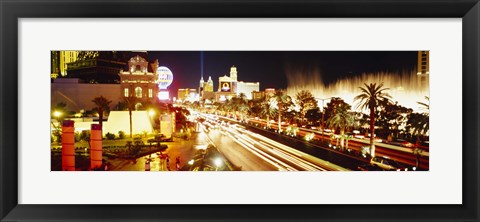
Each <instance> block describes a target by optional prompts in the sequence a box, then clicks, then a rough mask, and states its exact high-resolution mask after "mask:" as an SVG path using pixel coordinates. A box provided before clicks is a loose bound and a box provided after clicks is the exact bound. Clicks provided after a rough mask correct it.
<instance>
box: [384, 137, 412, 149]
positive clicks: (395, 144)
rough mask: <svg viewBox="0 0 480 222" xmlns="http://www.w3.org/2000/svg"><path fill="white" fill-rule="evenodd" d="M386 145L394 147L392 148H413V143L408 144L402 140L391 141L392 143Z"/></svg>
mask: <svg viewBox="0 0 480 222" xmlns="http://www.w3.org/2000/svg"><path fill="white" fill-rule="evenodd" d="M388 144H390V145H394V146H402V147H409V148H411V147H414V145H413V143H410V142H408V141H406V140H402V139H397V140H393V141H390V142H388Z"/></svg>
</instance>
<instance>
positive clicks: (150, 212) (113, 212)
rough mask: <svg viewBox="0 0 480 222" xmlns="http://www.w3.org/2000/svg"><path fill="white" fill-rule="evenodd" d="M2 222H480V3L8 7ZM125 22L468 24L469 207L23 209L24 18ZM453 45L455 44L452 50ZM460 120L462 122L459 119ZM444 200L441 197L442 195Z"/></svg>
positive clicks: (127, 0)
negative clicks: (217, 20) (20, 155)
mask: <svg viewBox="0 0 480 222" xmlns="http://www.w3.org/2000/svg"><path fill="white" fill-rule="evenodd" d="M0 2H1V3H0V15H1V25H0V30H1V39H0V43H1V60H0V67H1V75H0V84H1V91H0V94H1V97H0V103H1V105H0V109H1V111H0V123H1V124H0V144H1V150H0V155H1V156H0V158H1V159H0V181H1V186H0V195H1V196H0V218H1V221H120V220H122V221H147V220H148V221H157V220H158V221H375V220H376V221H478V220H479V215H480V212H479V210H478V209H479V208H480V206H479V203H478V201H479V187H480V186H479V183H478V180H479V160H480V158H479V152H478V148H479V140H478V136H479V135H480V134H479V131H478V126H479V119H478V114H479V78H478V77H479V74H480V72H479V71H480V70H479V62H480V60H479V53H480V52H479V44H478V43H479V40H480V38H479V37H480V36H479V27H480V23H479V21H480V20H479V19H480V18H479V16H480V5H479V3H478V0H409V1H401V0H367V1H360V0H300V1H295V0H285V1H281V0H260V1H236V0H226V1H225V0H223V1H219V0H197V1H192V0H177V1H172V0H143V1H135V0H118V1H108V0H103V1H93V0H63V1H59V0H38V1H34V0H17V1H13V0H10V1H8V0H1V1H0ZM62 17H65V18H83V17H90V18H121V17H141V18H149V17H212V18H225V17H253V18H281V17H286V18H294V17H304V18H311V17H330V18H340V17H345V18H353V17H359V18H365V17H371V18H462V19H463V20H462V21H463V22H462V35H463V37H462V40H463V43H462V44H463V54H462V56H463V65H462V70H463V73H462V84H463V87H462V94H463V98H462V104H463V105H462V106H463V116H462V120H461V121H462V123H463V124H462V130H463V131H462V132H463V134H462V149H463V156H462V157H463V171H462V173H463V175H462V178H463V181H462V183H463V185H462V186H463V195H462V198H463V204H461V205H23V204H18V197H17V194H18V159H17V156H18V153H17V152H18V150H17V147H18V134H17V133H18V130H19V127H18V83H19V82H18V75H17V73H18V67H17V66H18V35H19V34H18V19H19V18H62ZM447 44H448V43H447ZM458 121H460V120H458ZM439 195H441V194H439Z"/></svg>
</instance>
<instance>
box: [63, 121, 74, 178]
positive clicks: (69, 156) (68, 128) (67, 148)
mask: <svg viewBox="0 0 480 222" xmlns="http://www.w3.org/2000/svg"><path fill="white" fill-rule="evenodd" d="M74 131H75V128H74V122H73V121H72V120H64V121H63V123H62V170H63V171H75V135H74Z"/></svg>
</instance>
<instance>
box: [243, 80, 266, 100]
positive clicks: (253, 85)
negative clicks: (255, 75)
mask: <svg viewBox="0 0 480 222" xmlns="http://www.w3.org/2000/svg"><path fill="white" fill-rule="evenodd" d="M259 90H260V83H259V82H237V95H240V93H243V94H245V96H246V97H247V99H252V98H253V97H252V92H254V91H259Z"/></svg>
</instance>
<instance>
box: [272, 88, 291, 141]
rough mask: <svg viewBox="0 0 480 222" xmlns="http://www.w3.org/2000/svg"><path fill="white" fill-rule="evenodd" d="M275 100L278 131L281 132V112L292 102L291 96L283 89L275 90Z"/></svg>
mask: <svg viewBox="0 0 480 222" xmlns="http://www.w3.org/2000/svg"><path fill="white" fill-rule="evenodd" d="M274 97H275V100H276V101H277V107H278V132H279V133H280V132H282V113H283V112H284V111H286V110H287V109H288V108H289V106H290V105H291V104H292V98H291V97H290V96H288V95H287V94H285V93H284V92H283V91H277V92H275V95H274Z"/></svg>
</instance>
